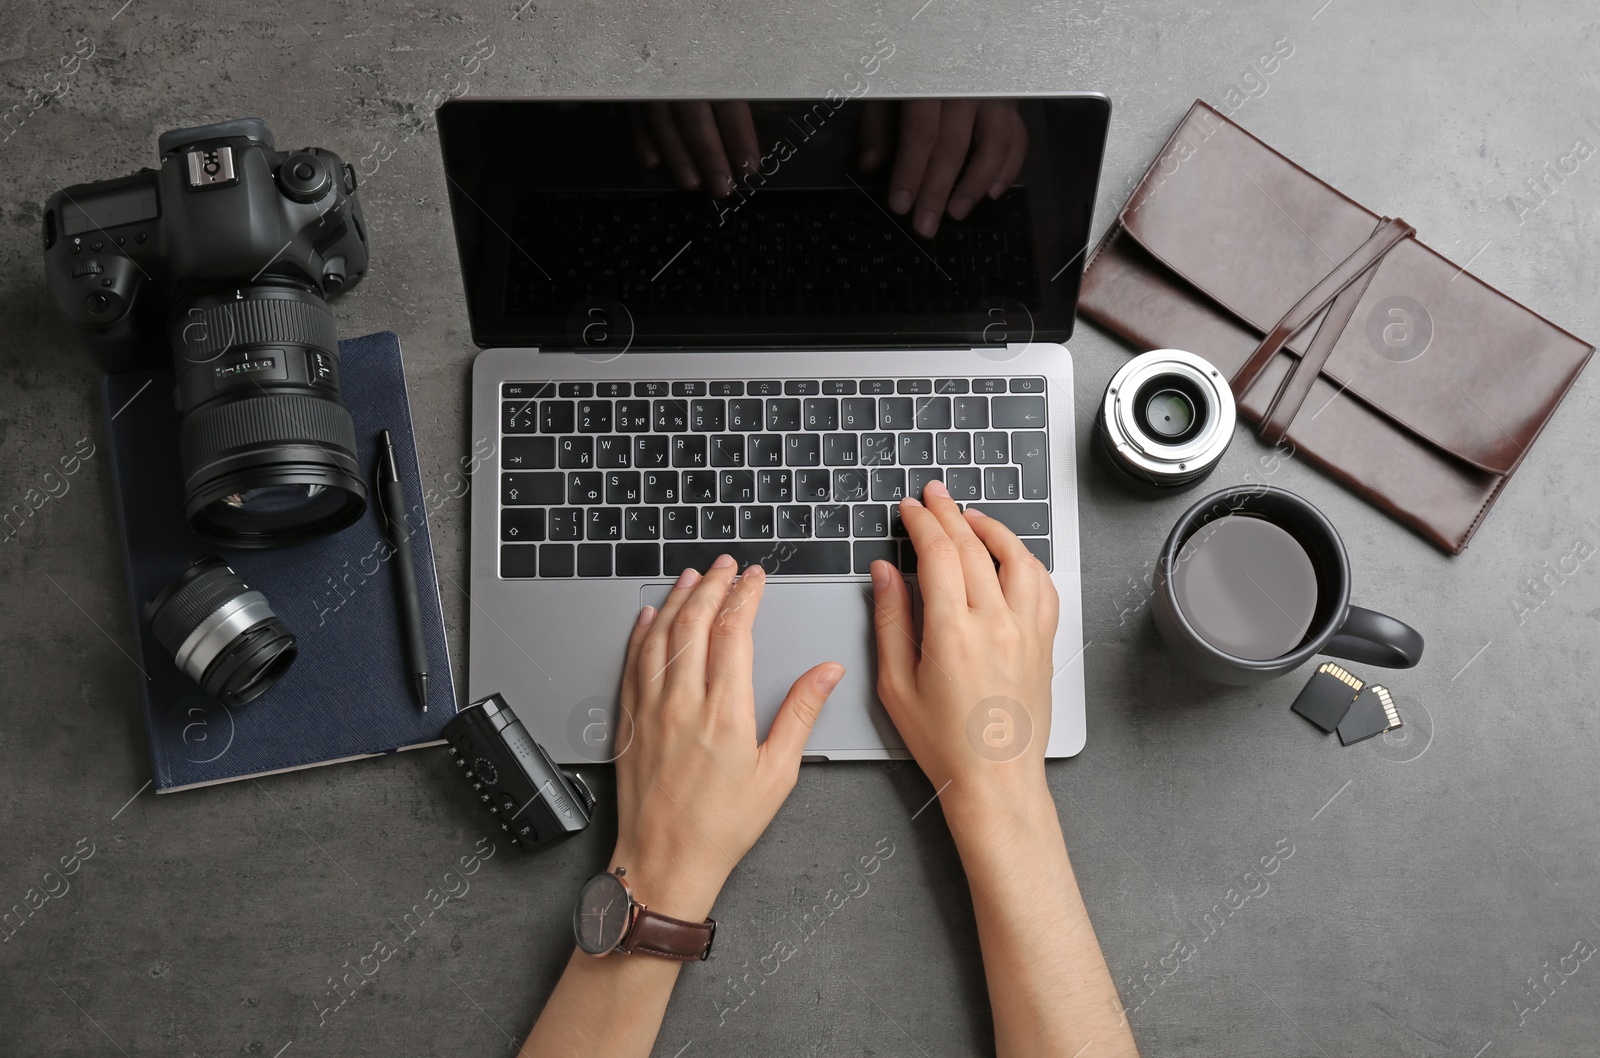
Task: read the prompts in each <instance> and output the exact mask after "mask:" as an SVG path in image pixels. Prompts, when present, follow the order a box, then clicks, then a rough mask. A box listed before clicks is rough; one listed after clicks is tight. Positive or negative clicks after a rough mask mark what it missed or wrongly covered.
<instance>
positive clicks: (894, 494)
mask: <svg viewBox="0 0 1600 1058" xmlns="http://www.w3.org/2000/svg"><path fill="white" fill-rule="evenodd" d="M905 494H906V472H905V471H904V470H901V469H900V468H899V467H893V468H891V469H878V470H874V471H873V472H872V498H873V499H875V500H879V501H881V502H885V503H899V502H900V500H901V498H902V497H903V496H905Z"/></svg>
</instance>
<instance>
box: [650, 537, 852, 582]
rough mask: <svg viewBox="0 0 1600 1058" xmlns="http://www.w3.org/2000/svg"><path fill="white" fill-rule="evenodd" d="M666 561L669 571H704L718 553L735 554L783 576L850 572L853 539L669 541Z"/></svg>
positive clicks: (741, 562) (741, 565)
mask: <svg viewBox="0 0 1600 1058" xmlns="http://www.w3.org/2000/svg"><path fill="white" fill-rule="evenodd" d="M662 550H663V552H664V554H663V556H662V562H663V566H662V568H664V569H665V570H666V571H667V572H668V573H672V572H674V571H678V570H683V569H698V570H701V571H702V572H703V571H705V570H706V569H707V568H709V567H710V565H711V563H712V562H714V561H716V558H717V556H718V555H732V556H733V558H734V560H735V561H736V562H738V563H739V568H740V569H744V568H745V567H746V566H750V565H752V564H759V565H760V566H761V567H762V568H763V569H767V567H768V566H769V565H770V566H772V567H773V568H771V569H767V572H768V573H773V574H777V575H780V576H800V577H817V576H826V575H829V574H842V573H849V572H850V543H849V541H845V540H832V541H826V540H796V541H792V542H787V543H783V544H779V545H778V546H776V547H774V546H773V544H772V543H770V542H765V541H752V542H749V543H727V544H713V543H709V542H701V543H697V544H667V545H665V546H664V547H663V548H662Z"/></svg>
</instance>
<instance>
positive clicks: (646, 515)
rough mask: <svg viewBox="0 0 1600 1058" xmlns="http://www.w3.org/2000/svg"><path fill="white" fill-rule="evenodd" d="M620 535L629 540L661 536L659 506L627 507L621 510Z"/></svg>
mask: <svg viewBox="0 0 1600 1058" xmlns="http://www.w3.org/2000/svg"><path fill="white" fill-rule="evenodd" d="M622 535H623V536H624V537H626V538H627V539H629V540H659V539H660V538H661V508H660V507H629V508H628V509H627V510H626V511H623V512H622Z"/></svg>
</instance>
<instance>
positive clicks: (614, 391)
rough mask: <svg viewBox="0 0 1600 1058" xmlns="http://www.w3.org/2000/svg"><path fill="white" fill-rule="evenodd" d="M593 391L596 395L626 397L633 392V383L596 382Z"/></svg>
mask: <svg viewBox="0 0 1600 1058" xmlns="http://www.w3.org/2000/svg"><path fill="white" fill-rule="evenodd" d="M594 392H595V396H597V397H627V396H630V395H632V393H633V383H631V382H597V383H595V390H594Z"/></svg>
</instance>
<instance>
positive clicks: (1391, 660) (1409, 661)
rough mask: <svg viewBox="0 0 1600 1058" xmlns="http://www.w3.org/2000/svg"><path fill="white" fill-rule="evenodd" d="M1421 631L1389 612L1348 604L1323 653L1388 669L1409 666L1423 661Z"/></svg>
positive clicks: (1323, 648)
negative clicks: (1347, 608) (1342, 621)
mask: <svg viewBox="0 0 1600 1058" xmlns="http://www.w3.org/2000/svg"><path fill="white" fill-rule="evenodd" d="M1422 647H1423V643H1422V633H1421V632H1418V631H1417V630H1416V629H1415V628H1412V627H1411V626H1410V625H1408V624H1406V623H1405V622H1404V621H1399V620H1396V619H1395V618H1393V617H1390V616H1389V615H1388V614H1382V613H1379V612H1378V611H1376V610H1368V609H1367V608H1366V607H1364V606H1351V607H1350V609H1349V610H1348V611H1347V612H1346V613H1345V618H1344V623H1343V624H1341V625H1340V626H1339V631H1338V632H1336V633H1335V634H1334V635H1333V637H1332V638H1330V639H1329V640H1328V641H1327V643H1325V644H1324V645H1323V647H1322V653H1324V654H1328V655H1330V656H1332V657H1336V658H1344V659H1346V660H1348V661H1359V662H1362V663H1363V664H1367V665H1381V666H1382V667H1384V668H1388V669H1409V668H1411V667H1413V666H1414V665H1416V663H1417V662H1419V661H1421V660H1422Z"/></svg>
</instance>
